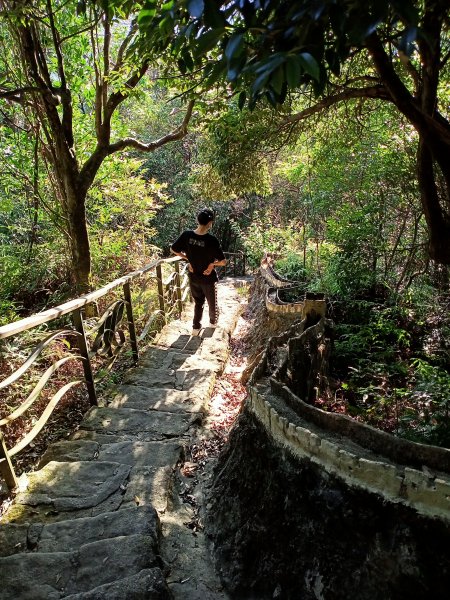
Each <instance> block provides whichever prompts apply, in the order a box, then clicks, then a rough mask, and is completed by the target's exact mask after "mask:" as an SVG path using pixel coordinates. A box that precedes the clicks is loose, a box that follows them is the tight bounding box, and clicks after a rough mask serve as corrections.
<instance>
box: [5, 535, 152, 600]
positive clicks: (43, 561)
mask: <svg viewBox="0 0 450 600" xmlns="http://www.w3.org/2000/svg"><path fill="white" fill-rule="evenodd" d="M156 551H157V547H156V545H155V540H154V538H153V536H147V535H141V534H133V535H127V536H120V537H114V538H109V539H106V540H97V541H94V542H90V543H87V544H83V545H82V546H80V547H79V548H78V549H77V550H74V551H70V552H42V553H40V552H30V553H21V554H15V555H13V556H7V557H4V558H0V572H1V581H2V585H1V591H0V598H1V599H2V600H18V599H19V598H20V600H53V599H57V598H64V597H65V596H69V595H71V594H72V595H73V594H79V593H81V592H88V591H90V590H93V589H94V588H98V587H99V586H102V585H105V584H111V583H113V582H118V581H120V580H123V579H125V578H129V577H130V576H132V575H137V574H139V573H140V572H141V571H142V570H144V569H149V568H158V569H160V567H161V564H160V562H161V561H160V559H159V557H158V556H157V553H156ZM161 576H162V574H161ZM110 597H111V598H112V596H110ZM130 597H132V596H130Z"/></svg>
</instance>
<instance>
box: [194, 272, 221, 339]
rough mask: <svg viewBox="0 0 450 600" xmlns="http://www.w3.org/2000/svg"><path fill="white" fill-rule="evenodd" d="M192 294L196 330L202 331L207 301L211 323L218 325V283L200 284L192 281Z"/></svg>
mask: <svg viewBox="0 0 450 600" xmlns="http://www.w3.org/2000/svg"><path fill="white" fill-rule="evenodd" d="M190 287H191V294H192V298H193V299H194V322H193V324H192V326H193V328H194V329H200V327H201V323H202V316H203V307H204V306H205V300H206V301H207V302H208V308H209V322H210V323H211V324H215V323H217V319H218V318H219V307H218V305H217V283H199V282H196V281H195V282H194V281H190Z"/></svg>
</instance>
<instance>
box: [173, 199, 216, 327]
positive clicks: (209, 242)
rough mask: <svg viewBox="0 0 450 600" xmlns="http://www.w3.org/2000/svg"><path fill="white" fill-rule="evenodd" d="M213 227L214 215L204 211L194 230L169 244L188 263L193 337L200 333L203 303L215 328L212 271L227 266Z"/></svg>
mask: <svg viewBox="0 0 450 600" xmlns="http://www.w3.org/2000/svg"><path fill="white" fill-rule="evenodd" d="M213 223H214V213H213V211H212V210H210V209H209V208H203V209H202V210H201V211H200V212H199V213H198V215H197V228H196V229H194V230H187V231H183V233H182V234H181V235H180V237H179V238H178V239H177V240H176V241H175V242H174V243H173V244H172V246H171V251H172V252H173V253H174V254H176V255H177V256H181V258H184V259H185V260H187V261H188V263H189V266H188V268H189V285H190V288H191V294H192V297H193V299H194V321H193V324H192V335H198V334H199V333H200V329H201V322H202V316H203V307H204V305H205V300H206V301H207V302H208V308H209V324H210V327H215V326H216V325H217V319H218V317H219V306H218V303H217V282H218V280H219V278H218V277H217V273H216V270H215V267H221V266H224V265H226V262H227V261H226V259H225V255H224V253H223V251H222V248H221V247H220V243H219V240H218V239H217V238H216V237H215V236H214V235H212V234H211V233H209V230H210V229H211V227H212V226H213Z"/></svg>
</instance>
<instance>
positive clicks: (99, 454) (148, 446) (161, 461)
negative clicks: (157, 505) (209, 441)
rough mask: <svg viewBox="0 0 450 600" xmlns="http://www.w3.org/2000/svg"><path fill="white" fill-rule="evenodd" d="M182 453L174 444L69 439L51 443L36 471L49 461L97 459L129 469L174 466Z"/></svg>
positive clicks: (179, 446) (178, 444) (177, 444)
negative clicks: (102, 442)
mask: <svg viewBox="0 0 450 600" xmlns="http://www.w3.org/2000/svg"><path fill="white" fill-rule="evenodd" d="M182 453H183V446H182V445H181V444H180V443H179V442H177V441H171V440H169V441H165V442H136V441H120V442H111V443H107V444H100V443H99V442H95V441H92V440H82V439H81V440H69V441H64V442H57V443H55V444H52V445H51V446H50V447H49V448H48V449H47V451H46V452H45V454H44V455H43V457H42V459H41V461H40V463H39V468H42V467H44V466H45V465H46V464H48V463H49V462H51V461H58V462H75V461H89V460H99V461H103V462H111V461H112V462H117V463H120V464H122V465H130V466H137V467H143V466H146V467H148V466H150V467H163V466H164V465H172V466H175V465H176V463H177V462H178V461H179V460H180V457H181V455H182Z"/></svg>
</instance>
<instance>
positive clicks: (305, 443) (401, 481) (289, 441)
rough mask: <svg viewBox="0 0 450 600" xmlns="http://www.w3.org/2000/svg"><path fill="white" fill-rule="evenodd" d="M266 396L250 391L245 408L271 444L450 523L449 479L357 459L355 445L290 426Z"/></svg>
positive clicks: (361, 455) (376, 460) (375, 457)
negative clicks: (253, 416) (259, 423)
mask: <svg viewBox="0 0 450 600" xmlns="http://www.w3.org/2000/svg"><path fill="white" fill-rule="evenodd" d="M270 396H271V394H267V395H265V394H261V393H260V392H259V391H258V390H257V389H256V387H254V386H252V385H250V386H249V399H248V408H249V409H250V410H251V411H252V412H253V414H254V415H255V416H256V417H257V418H258V420H259V421H260V422H261V423H262V424H263V426H264V427H265V429H266V430H267V431H268V432H269V434H270V435H271V437H272V439H273V440H274V441H275V442H276V443H277V444H280V445H282V446H283V447H285V448H287V449H288V450H289V451H290V452H291V453H292V454H293V455H294V456H297V457H299V458H305V457H306V458H309V459H310V460H311V461H312V462H314V463H316V464H318V465H320V466H321V467H322V468H324V469H325V470H326V471H327V472H329V473H332V474H334V475H336V476H338V477H340V478H341V479H343V480H344V481H345V482H346V483H348V484H349V485H351V486H358V487H360V488H363V489H365V490H367V491H369V492H373V493H376V494H378V495H381V496H382V497H383V498H385V499H386V500H388V501H390V502H400V503H403V504H406V505H408V506H411V507H413V508H415V509H416V510H417V511H418V512H419V513H420V514H423V515H426V516H431V517H439V518H443V519H445V520H450V477H449V476H448V474H443V473H435V472H432V471H431V470H430V469H429V468H427V467H425V466H424V467H422V470H419V469H417V468H412V467H408V466H405V465H399V464H396V463H393V462H391V461H388V460H385V459H384V458H383V457H382V456H380V455H377V454H373V455H368V452H367V450H363V449H362V448H361V452H360V453H359V452H358V451H357V450H355V445H354V444H352V448H351V450H350V449H349V448H348V447H347V445H346V443H345V441H342V440H337V439H336V436H333V435H331V434H330V433H329V432H327V431H326V429H320V430H318V428H317V427H312V426H311V427H309V426H308V425H307V424H303V425H298V424H294V423H292V422H289V421H288V419H286V418H285V417H283V416H281V415H280V414H279V413H278V412H277V410H276V409H275V408H274V406H273V405H272V404H273V403H271V401H270ZM315 410H319V409H315ZM320 412H323V411H320ZM313 429H314V431H312V430H313ZM402 441H404V440H402ZM406 443H407V442H406ZM438 450H440V449H438Z"/></svg>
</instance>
